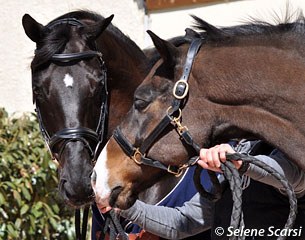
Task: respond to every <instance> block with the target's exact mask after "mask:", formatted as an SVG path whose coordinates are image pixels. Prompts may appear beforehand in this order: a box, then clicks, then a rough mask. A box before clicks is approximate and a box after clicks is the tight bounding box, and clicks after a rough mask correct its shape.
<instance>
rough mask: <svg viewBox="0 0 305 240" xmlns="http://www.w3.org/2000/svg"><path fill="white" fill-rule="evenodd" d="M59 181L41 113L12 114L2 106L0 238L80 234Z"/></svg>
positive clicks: (0, 129)
mask: <svg viewBox="0 0 305 240" xmlns="http://www.w3.org/2000/svg"><path fill="white" fill-rule="evenodd" d="M57 186H58V180H57V170H56V165H55V164H54V163H53V162H52V160H51V159H50V156H49V154H48V153H47V150H46V148H45V145H44V141H43V139H42V137H41V135H40V130H39V126H38V123H37V119H36V117H35V116H34V115H24V116H22V117H20V118H13V119H11V118H9V117H8V114H7V113H6V111H5V110H4V109H1V108H0V239H74V235H75V234H74V231H73V228H74V225H73V222H72V221H73V217H72V216H73V211H72V209H69V208H67V207H65V205H64V203H63V202H62V200H61V199H60V198H59V196H58V195H59V194H58V190H57V189H58V187H57Z"/></svg>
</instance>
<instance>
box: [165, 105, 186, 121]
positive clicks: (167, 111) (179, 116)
mask: <svg viewBox="0 0 305 240" xmlns="http://www.w3.org/2000/svg"><path fill="white" fill-rule="evenodd" d="M171 109H172V106H170V107H169V108H168V109H167V110H166V114H167V116H169V117H170V118H172V119H173V117H172V116H171V115H172V113H169V110H171ZM178 110H179V115H178V117H176V118H175V119H180V118H181V115H182V112H181V109H180V108H179V109H178Z"/></svg>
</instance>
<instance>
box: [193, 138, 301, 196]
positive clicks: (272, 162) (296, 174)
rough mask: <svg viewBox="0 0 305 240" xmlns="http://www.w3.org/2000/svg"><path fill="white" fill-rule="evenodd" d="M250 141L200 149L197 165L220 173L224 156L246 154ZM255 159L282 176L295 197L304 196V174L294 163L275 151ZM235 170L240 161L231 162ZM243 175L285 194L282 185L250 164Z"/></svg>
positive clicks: (257, 156)
mask: <svg viewBox="0 0 305 240" xmlns="http://www.w3.org/2000/svg"><path fill="white" fill-rule="evenodd" d="M251 143H252V142H251V141H243V142H242V143H241V144H239V145H238V146H237V147H235V148H233V147H231V146H230V145H229V144H220V145H216V146H215V147H212V148H209V149H201V151H200V160H199V161H198V164H199V165H201V166H202V167H203V168H205V169H210V170H213V171H220V169H219V167H220V162H224V161H226V157H225V154H226V153H227V152H228V153H234V152H235V150H237V151H238V152H240V153H246V154H248V153H249V152H250V150H251V147H252V146H251ZM255 158H256V159H257V160H258V161H262V162H264V163H266V164H268V165H269V166H271V167H272V168H274V169H275V170H276V171H277V172H279V173H281V174H282V175H284V176H285V177H286V178H287V180H288V181H289V182H290V184H291V185H292V186H293V188H294V190H295V193H296V194H297V197H301V196H303V195H304V194H305V173H304V171H302V170H301V169H300V168H298V167H297V166H296V165H295V164H294V163H292V162H291V161H289V160H288V159H287V158H286V157H285V155H284V154H283V153H282V152H280V151H279V150H277V149H274V150H273V151H272V152H271V153H270V154H269V155H268V156H267V155H256V156H255ZM233 163H234V164H235V166H236V167H237V169H239V168H240V167H241V164H242V161H240V160H238V161H233ZM244 174H245V175H247V176H249V177H251V178H252V179H254V180H257V181H260V182H263V183H265V184H268V185H271V186H273V187H275V188H277V189H279V190H280V191H281V192H285V189H283V186H282V184H281V183H280V182H279V181H278V180H276V179H275V178H274V177H273V176H272V175H271V174H269V173H268V172H266V171H265V170H263V169H261V168H259V167H257V166H255V165H253V164H250V165H249V167H248V169H246V171H245V172H244Z"/></svg>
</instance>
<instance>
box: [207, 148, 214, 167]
mask: <svg viewBox="0 0 305 240" xmlns="http://www.w3.org/2000/svg"><path fill="white" fill-rule="evenodd" d="M206 163H207V164H208V165H209V167H211V168H213V167H215V164H214V153H213V150H212V149H208V150H207V152H206Z"/></svg>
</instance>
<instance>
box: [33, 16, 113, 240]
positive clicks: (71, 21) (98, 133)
mask: <svg viewBox="0 0 305 240" xmlns="http://www.w3.org/2000/svg"><path fill="white" fill-rule="evenodd" d="M62 24H67V25H71V26H77V27H82V26H83V23H82V22H81V21H79V20H77V19H75V18H65V19H58V20H55V21H53V22H51V23H50V24H48V25H47V26H46V28H48V29H49V30H52V29H53V28H54V27H56V26H58V25H62ZM94 57H97V58H98V60H99V63H100V67H101V69H102V70H103V72H104V74H105V75H104V79H106V66H105V63H104V61H103V59H102V53H101V52H99V51H98V50H97V47H96V44H95V50H89V51H84V52H75V53H56V54H54V55H53V56H52V57H51V59H50V61H51V62H52V63H54V64H58V65H63V64H64V65H69V66H70V65H74V64H76V62H78V61H81V60H86V59H91V58H94ZM107 99H108V90H107V82H106V80H105V82H104V88H103V92H102V105H101V110H100V116H99V120H98V124H97V127H96V129H95V130H92V129H89V128H87V127H81V126H80V127H75V128H63V129H61V130H59V131H57V132H56V133H55V134H53V135H52V136H51V135H50V134H49V133H48V131H47V129H46V128H45V126H44V124H43V121H42V117H41V113H40V109H39V106H38V104H37V103H36V109H35V111H36V112H37V118H38V122H39V127H40V131H41V133H42V136H43V138H44V140H45V142H46V145H47V147H48V149H49V152H50V154H51V157H52V159H53V160H57V162H58V163H59V159H60V156H61V153H62V152H63V151H64V149H65V146H66V145H67V144H68V143H69V142H76V141H79V142H82V143H83V144H84V146H85V147H86V149H87V150H88V152H89V154H90V157H91V159H92V164H93V165H94V164H95V161H96V160H95V157H94V156H95V150H96V149H97V147H98V145H99V144H100V143H101V140H102V139H103V137H104V132H105V126H106V120H107V114H108V109H107V108H108V104H107ZM60 143H62V144H61V145H60V148H59V149H60V150H59V154H58V157H57V156H56V155H55V154H54V148H55V147H56V146H58V145H59V144H60ZM88 212H89V207H86V208H85V209H84V213H83V224H82V229H81V227H80V210H79V209H76V210H75V233H76V238H77V239H78V240H85V239H86V232H87V222H88Z"/></svg>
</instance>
